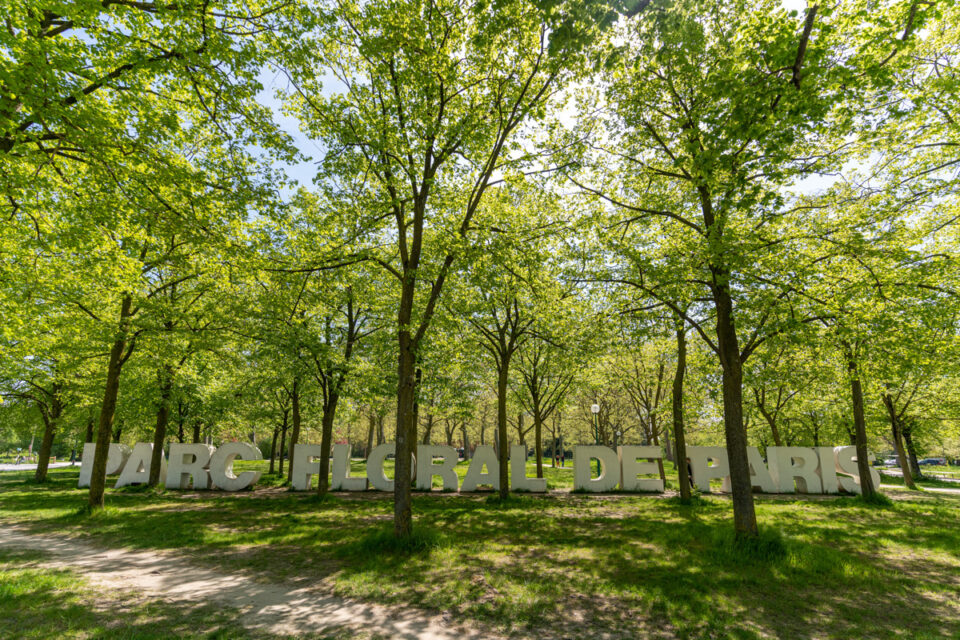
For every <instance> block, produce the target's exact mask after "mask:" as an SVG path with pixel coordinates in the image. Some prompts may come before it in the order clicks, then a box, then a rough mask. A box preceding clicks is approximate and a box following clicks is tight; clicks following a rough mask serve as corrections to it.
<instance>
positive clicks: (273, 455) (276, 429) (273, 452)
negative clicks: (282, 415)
mask: <svg viewBox="0 0 960 640" xmlns="http://www.w3.org/2000/svg"><path fill="white" fill-rule="evenodd" d="M279 437H280V425H274V426H273V440H272V441H271V442H270V470H269V471H268V472H267V473H271V474H272V473H273V472H274V469H276V464H275V463H276V460H277V438H279Z"/></svg>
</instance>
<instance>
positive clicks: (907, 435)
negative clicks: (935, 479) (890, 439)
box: [900, 420, 923, 480]
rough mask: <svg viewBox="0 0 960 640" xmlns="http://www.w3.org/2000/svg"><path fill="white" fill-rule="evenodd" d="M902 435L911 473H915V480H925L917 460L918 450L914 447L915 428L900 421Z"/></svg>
mask: <svg viewBox="0 0 960 640" xmlns="http://www.w3.org/2000/svg"><path fill="white" fill-rule="evenodd" d="M900 433H901V434H902V435H903V441H904V443H905V444H906V445H907V458H908V459H909V460H910V471H911V472H913V478H914V480H919V479H921V478H923V470H922V469H921V468H920V461H919V460H917V448H916V447H915V446H914V445H913V427H908V426H907V425H905V424H904V423H903V420H901V421H900Z"/></svg>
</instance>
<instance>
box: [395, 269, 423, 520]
mask: <svg viewBox="0 0 960 640" xmlns="http://www.w3.org/2000/svg"><path fill="white" fill-rule="evenodd" d="M410 279H411V280H412V278H410ZM410 284H411V283H409V282H408V283H405V286H404V291H403V294H402V298H401V304H400V307H401V310H400V316H399V320H400V321H399V326H400V331H399V335H398V342H399V346H400V355H399V357H398V360H397V380H398V383H397V440H396V459H395V461H394V470H395V471H394V476H393V477H394V482H393V532H394V535H396V536H397V537H398V538H406V537H409V536H410V534H411V533H413V510H412V506H413V505H412V501H411V496H410V473H411V471H412V469H411V468H410V455H411V454H412V452H413V445H414V442H416V434H415V431H414V430H415V429H416V428H417V425H416V423H415V422H414V420H413V419H414V403H415V401H416V371H415V367H416V353H415V352H414V348H415V345H414V344H413V338H412V336H411V335H410V330H409V329H408V328H407V327H409V326H410V316H411V313H410V309H411V308H412V305H413V288H412V286H411V287H410V291H409V292H408V291H407V286H408V285H410ZM411 433H414V440H413V441H411V440H410V434H411Z"/></svg>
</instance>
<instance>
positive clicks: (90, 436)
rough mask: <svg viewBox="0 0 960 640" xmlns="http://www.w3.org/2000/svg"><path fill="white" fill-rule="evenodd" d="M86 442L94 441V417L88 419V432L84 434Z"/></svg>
mask: <svg viewBox="0 0 960 640" xmlns="http://www.w3.org/2000/svg"><path fill="white" fill-rule="evenodd" d="M83 441H84V442H93V417H92V416H91V417H90V418H89V419H87V433H86V435H84V436H83Z"/></svg>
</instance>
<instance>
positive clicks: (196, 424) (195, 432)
mask: <svg viewBox="0 0 960 640" xmlns="http://www.w3.org/2000/svg"><path fill="white" fill-rule="evenodd" d="M201 424H202V423H201V422H200V421H199V420H194V422H193V443H194V444H198V443H199V442H200V426H201Z"/></svg>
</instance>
